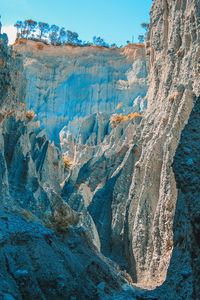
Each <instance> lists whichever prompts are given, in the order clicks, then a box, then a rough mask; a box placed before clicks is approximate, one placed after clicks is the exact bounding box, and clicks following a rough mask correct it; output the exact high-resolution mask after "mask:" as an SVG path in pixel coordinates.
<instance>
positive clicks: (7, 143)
mask: <svg viewBox="0 0 200 300" xmlns="http://www.w3.org/2000/svg"><path fill="white" fill-rule="evenodd" d="M0 58H1V61H2V62H3V67H2V68H1V72H0V82H1V86H0V94H1V106H0V113H1V124H0V223H1V225H0V247H1V251H0V252H1V253H0V257H1V259H0V298H1V299H12V300H13V299H16V300H18V299H19V300H21V299H69V298H71V297H77V298H79V299H96V298H98V297H102V298H105V297H106V296H108V297H112V295H113V293H116V292H117V291H118V290H121V286H122V285H123V284H125V283H127V280H126V279H125V277H124V276H122V275H121V273H120V269H119V267H118V266H117V265H116V264H114V263H113V262H111V261H109V260H108V259H106V258H105V257H104V256H103V255H102V254H100V253H99V251H98V249H97V247H95V245H94V244H93V240H92V236H91V234H90V233H89V232H88V231H86V229H84V227H83V226H80V225H78V226H74V227H73V228H68V229H67V225H66V226H65V227H64V228H63V230H64V231H63V232H62V233H58V232H56V231H55V228H54V230H52V227H51V229H50V228H47V227H49V226H48V225H49V224H47V223H46V222H44V216H45V215H46V214H47V215H51V214H52V213H54V212H55V210H56V209H57V207H59V205H61V204H62V205H64V204H63V200H62V198H61V195H60V191H61V190H60V182H61V181H62V176H63V163H62V159H61V157H62V156H61V154H60V152H59V150H58V149H57V148H56V147H55V146H54V145H53V144H51V143H50V142H49V140H48V139H47V138H46V135H45V133H44V131H42V130H41V128H40V124H39V122H36V121H34V118H33V119H32V120H30V118H29V117H28V115H27V111H26V109H25V107H24V106H25V105H24V100H25V97H24V96H25V94H24V92H23V91H24V84H25V79H24V75H23V67H22V61H21V57H20V56H18V55H17V54H16V53H15V52H12V51H11V52H9V50H8V48H7V38H6V36H5V35H3V36H2V35H0ZM16 66H19V69H18V67H16ZM15 68H16V69H15ZM15 71H17V74H15ZM13 72H14V75H13ZM15 76H17V79H16V77H15ZM15 83H17V84H16V85H15ZM20 83H22V86H23V88H22V86H21V84H20ZM13 91H14V92H13ZM15 96H16V97H15ZM63 208H65V209H66V210H67V212H68V216H70V217H73V213H74V214H75V212H73V211H72V209H70V207H69V206H68V205H67V204H65V205H64V207H63ZM75 215H76V216H77V214H75ZM77 222H78V219H77ZM77 222H76V224H77ZM44 223H45V224H46V227H45V226H44ZM82 223H84V222H82ZM65 224H66V223H65ZM82 225H83V224H82ZM90 227H91V224H90Z"/></svg>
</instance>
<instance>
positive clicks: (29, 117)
mask: <svg viewBox="0 0 200 300" xmlns="http://www.w3.org/2000/svg"><path fill="white" fill-rule="evenodd" d="M34 117H35V113H34V111H31V110H27V111H26V118H27V119H28V120H29V121H31V120H32V119H33V118H34Z"/></svg>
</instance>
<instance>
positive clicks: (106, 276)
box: [0, 211, 126, 300]
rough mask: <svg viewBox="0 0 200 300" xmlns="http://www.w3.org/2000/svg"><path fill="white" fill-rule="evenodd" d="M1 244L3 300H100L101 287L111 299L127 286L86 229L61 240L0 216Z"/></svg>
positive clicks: (9, 214) (31, 224)
mask: <svg viewBox="0 0 200 300" xmlns="http://www.w3.org/2000/svg"><path fill="white" fill-rule="evenodd" d="M0 245H1V252H0V297H1V299H10V300H11V299H17V300H21V299H37V300H38V299H66V300H67V299H98V296H99V292H100V291H99V288H98V285H99V284H101V283H104V289H103V291H101V295H102V298H99V299H105V297H106V296H109V298H111V297H112V295H113V293H116V292H117V291H118V290H121V285H122V284H124V283H125V282H126V280H125V278H123V277H122V276H121V275H117V274H119V269H118V267H117V266H116V265H114V264H113V263H112V262H111V261H108V259H106V258H105V257H103V255H101V254H100V253H99V252H98V251H97V249H96V248H95V247H94V246H93V244H92V241H91V240H90V238H89V236H88V235H87V233H86V232H85V231H84V230H83V229H82V228H74V230H71V231H70V232H68V233H66V234H64V235H59V234H55V232H54V231H52V230H49V229H47V228H45V227H44V226H42V225H40V224H38V223H35V222H28V221H27V220H26V219H25V218H23V217H22V216H20V215H19V214H17V213H12V212H7V213H5V212H2V211H0ZM9 297H10V298H9Z"/></svg>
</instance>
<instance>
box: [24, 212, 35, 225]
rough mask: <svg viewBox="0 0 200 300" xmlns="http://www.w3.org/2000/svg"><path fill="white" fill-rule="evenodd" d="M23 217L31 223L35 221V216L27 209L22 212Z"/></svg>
mask: <svg viewBox="0 0 200 300" xmlns="http://www.w3.org/2000/svg"><path fill="white" fill-rule="evenodd" d="M21 215H22V216H24V217H25V218H26V219H27V220H29V221H32V222H33V221H35V218H34V216H33V215H32V214H31V213H30V212H29V211H28V210H26V209H23V210H22V211H21Z"/></svg>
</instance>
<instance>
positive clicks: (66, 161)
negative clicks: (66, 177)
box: [62, 155, 72, 171]
mask: <svg viewBox="0 0 200 300" xmlns="http://www.w3.org/2000/svg"><path fill="white" fill-rule="evenodd" d="M62 159H63V163H64V170H65V171H68V170H69V169H70V168H71V167H72V162H71V160H70V158H67V157H66V156H65V155H63V158H62Z"/></svg>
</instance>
